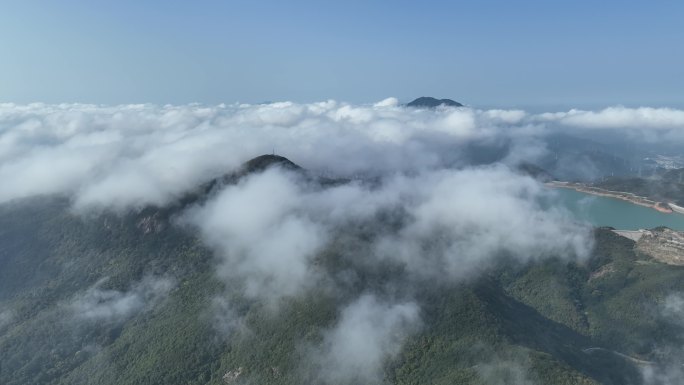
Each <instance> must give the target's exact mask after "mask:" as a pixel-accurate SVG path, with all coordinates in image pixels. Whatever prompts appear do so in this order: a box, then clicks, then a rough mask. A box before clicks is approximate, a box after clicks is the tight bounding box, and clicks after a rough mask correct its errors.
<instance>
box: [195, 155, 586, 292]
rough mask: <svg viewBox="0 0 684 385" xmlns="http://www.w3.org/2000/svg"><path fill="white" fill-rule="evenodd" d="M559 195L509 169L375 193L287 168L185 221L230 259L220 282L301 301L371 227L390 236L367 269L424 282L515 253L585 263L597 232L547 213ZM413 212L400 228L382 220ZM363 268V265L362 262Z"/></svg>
mask: <svg viewBox="0 0 684 385" xmlns="http://www.w3.org/2000/svg"><path fill="white" fill-rule="evenodd" d="M548 194H550V192H549V191H548V190H547V189H546V188H544V186H543V185H541V184H540V183H539V182H537V181H535V180H534V179H532V178H528V177H523V176H521V175H518V174H516V173H513V172H511V171H510V170H509V169H508V168H506V167H502V166H501V167H486V168H479V169H466V170H460V171H459V170H442V171H431V172H423V173H421V174H419V175H415V176H402V175H398V176H393V177H387V178H385V179H383V180H382V181H381V182H380V184H379V185H377V186H374V187H369V186H364V185H362V184H359V183H349V184H345V185H341V186H336V187H330V188H321V187H319V186H316V185H315V184H310V183H309V182H306V181H304V180H303V179H302V178H301V177H299V176H297V175H296V174H294V173H290V172H287V171H283V170H280V169H269V170H267V171H266V172H263V173H260V174H255V175H251V176H249V177H247V178H246V179H245V180H243V181H241V182H240V183H239V184H237V185H231V186H226V187H225V188H224V189H223V190H222V191H221V192H220V193H219V194H218V195H216V197H214V198H212V199H211V200H210V201H209V202H207V203H206V204H204V205H203V206H201V207H197V208H194V209H191V210H190V211H189V212H188V214H187V215H186V218H185V221H186V222H189V223H191V224H193V225H195V226H197V228H198V229H199V230H200V234H201V235H202V236H203V238H204V240H205V241H206V242H207V243H208V244H209V245H212V246H213V247H214V248H215V249H216V250H217V252H218V254H219V255H220V256H221V257H222V261H223V263H222V267H221V268H220V270H219V271H220V273H219V274H220V275H221V276H222V277H223V278H225V279H227V280H231V279H244V280H245V281H246V285H247V293H248V294H250V295H251V296H254V297H261V298H269V299H273V298H279V297H283V296H292V295H296V294H297V293H299V292H300V291H301V290H303V289H305V288H307V287H309V288H310V287H313V286H315V285H316V284H318V283H319V280H320V278H321V271H320V269H318V268H316V267H315V264H314V259H315V257H316V255H317V253H318V252H320V251H321V250H323V249H324V248H325V246H326V245H327V243H328V240H329V239H331V238H332V237H333V236H334V234H335V233H336V231H338V229H340V228H344V226H355V225H357V224H359V223H368V224H370V225H371V226H374V227H375V228H377V229H379V230H380V233H381V234H385V235H383V236H382V237H380V238H379V239H375V240H371V242H372V243H373V244H375V247H374V250H375V252H374V253H373V252H371V253H370V255H349V256H348V258H356V259H360V258H362V259H365V260H364V261H363V262H364V263H375V262H378V261H380V260H391V261H394V262H396V263H400V264H402V265H404V266H406V267H407V269H408V270H407V272H408V274H410V275H411V276H413V277H415V278H420V279H423V278H430V279H461V278H464V277H466V276H469V275H471V274H472V273H473V272H475V271H478V270H481V269H485V268H487V267H488V266H489V264H491V263H492V262H493V261H494V259H495V258H497V257H498V256H500V255H502V254H505V255H508V256H512V257H515V258H518V259H520V260H523V261H527V260H531V259H535V258H543V257H546V256H564V257H568V258H584V257H586V256H587V255H588V254H589V252H590V249H591V247H592V242H591V232H590V228H589V227H587V226H584V225H581V224H578V223H575V222H574V221H572V220H571V219H570V215H569V214H568V213H564V212H562V211H558V210H549V209H545V208H543V207H541V205H540V202H539V201H540V199H541V198H542V197H545V196H546V195H548ZM383 211H384V212H392V211H394V212H403V213H404V214H403V215H404V217H405V218H404V219H403V224H402V226H401V227H399V228H394V227H393V226H390V225H389V224H387V223H383V222H382V221H379V220H378V219H377V218H376V214H378V213H380V212H383ZM356 262H359V261H356Z"/></svg>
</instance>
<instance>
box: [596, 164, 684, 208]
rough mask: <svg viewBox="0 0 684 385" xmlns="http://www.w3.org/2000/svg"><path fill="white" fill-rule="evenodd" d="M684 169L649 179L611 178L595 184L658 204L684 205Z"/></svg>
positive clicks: (666, 172)
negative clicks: (648, 199)
mask: <svg viewBox="0 0 684 385" xmlns="http://www.w3.org/2000/svg"><path fill="white" fill-rule="evenodd" d="M682 175H684V169H673V170H666V171H662V172H660V173H656V174H654V175H651V176H648V177H637V176H634V177H609V178H605V179H603V180H601V181H597V182H595V183H594V185H595V186H596V187H600V188H602V189H606V190H611V191H623V192H629V193H632V194H635V195H638V196H642V197H646V198H650V199H652V200H654V201H658V202H672V203H675V204H677V205H679V206H682V205H684V182H683V179H682Z"/></svg>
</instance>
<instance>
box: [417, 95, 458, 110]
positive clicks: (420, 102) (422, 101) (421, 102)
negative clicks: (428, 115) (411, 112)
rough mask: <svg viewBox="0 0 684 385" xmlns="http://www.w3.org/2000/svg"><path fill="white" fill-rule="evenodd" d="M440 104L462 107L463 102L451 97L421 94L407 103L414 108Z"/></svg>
mask: <svg viewBox="0 0 684 385" xmlns="http://www.w3.org/2000/svg"><path fill="white" fill-rule="evenodd" d="M442 105H444V106H447V107H463V104H461V103H459V102H456V101H453V100H451V99H435V98H433V97H430V96H421V97H419V98H418V99H415V100H413V101H411V102H410V103H408V104H407V106H408V107H416V108H435V107H439V106H442Z"/></svg>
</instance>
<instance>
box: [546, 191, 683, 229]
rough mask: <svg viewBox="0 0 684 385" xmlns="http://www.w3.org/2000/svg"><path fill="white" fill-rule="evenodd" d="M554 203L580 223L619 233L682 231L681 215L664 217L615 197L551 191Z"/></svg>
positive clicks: (664, 214)
mask: <svg viewBox="0 0 684 385" xmlns="http://www.w3.org/2000/svg"><path fill="white" fill-rule="evenodd" d="M553 191H554V195H555V198H556V199H555V200H556V201H557V203H560V205H561V206H564V207H566V208H567V209H568V210H569V211H571V212H572V213H573V214H574V215H575V216H576V217H577V219H579V220H583V221H587V222H589V223H591V224H593V225H594V226H597V227H598V226H610V227H614V228H616V229H620V230H638V229H651V228H653V227H658V226H667V227H669V228H671V229H673V230H679V231H684V214H678V213H672V214H666V213H661V212H659V211H656V210H654V209H652V208H649V207H644V206H639V205H635V204H633V203H629V202H626V201H622V200H619V199H615V198H608V197H602V196H597V195H591V194H585V193H581V192H578V191H575V190H571V189H565V188H556V189H553Z"/></svg>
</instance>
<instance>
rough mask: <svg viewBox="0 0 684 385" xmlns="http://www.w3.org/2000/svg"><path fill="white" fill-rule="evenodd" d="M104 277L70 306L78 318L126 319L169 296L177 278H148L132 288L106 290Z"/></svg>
mask: <svg viewBox="0 0 684 385" xmlns="http://www.w3.org/2000/svg"><path fill="white" fill-rule="evenodd" d="M104 282H106V280H100V281H99V282H98V283H97V284H95V285H94V286H93V287H91V288H89V289H88V290H87V291H86V292H85V293H83V294H81V295H78V296H77V297H75V298H74V299H73V300H72V301H71V303H70V304H69V305H68V306H69V308H70V309H71V311H72V313H73V314H74V317H76V318H77V319H82V320H88V321H100V322H101V321H104V322H115V323H117V322H123V321H125V320H127V319H128V318H130V317H132V316H134V315H135V314H137V313H139V312H141V311H143V310H145V309H148V308H149V307H151V306H154V304H156V303H157V302H158V301H160V300H161V299H163V298H164V297H166V295H167V294H168V293H169V291H170V290H171V288H172V287H173V281H171V280H170V279H167V278H157V277H150V276H148V277H145V278H144V279H143V280H142V281H140V282H138V283H136V284H135V285H133V286H132V287H131V288H130V290H128V291H125V292H123V291H118V290H108V289H102V288H101V286H102V284H103V283H104Z"/></svg>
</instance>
